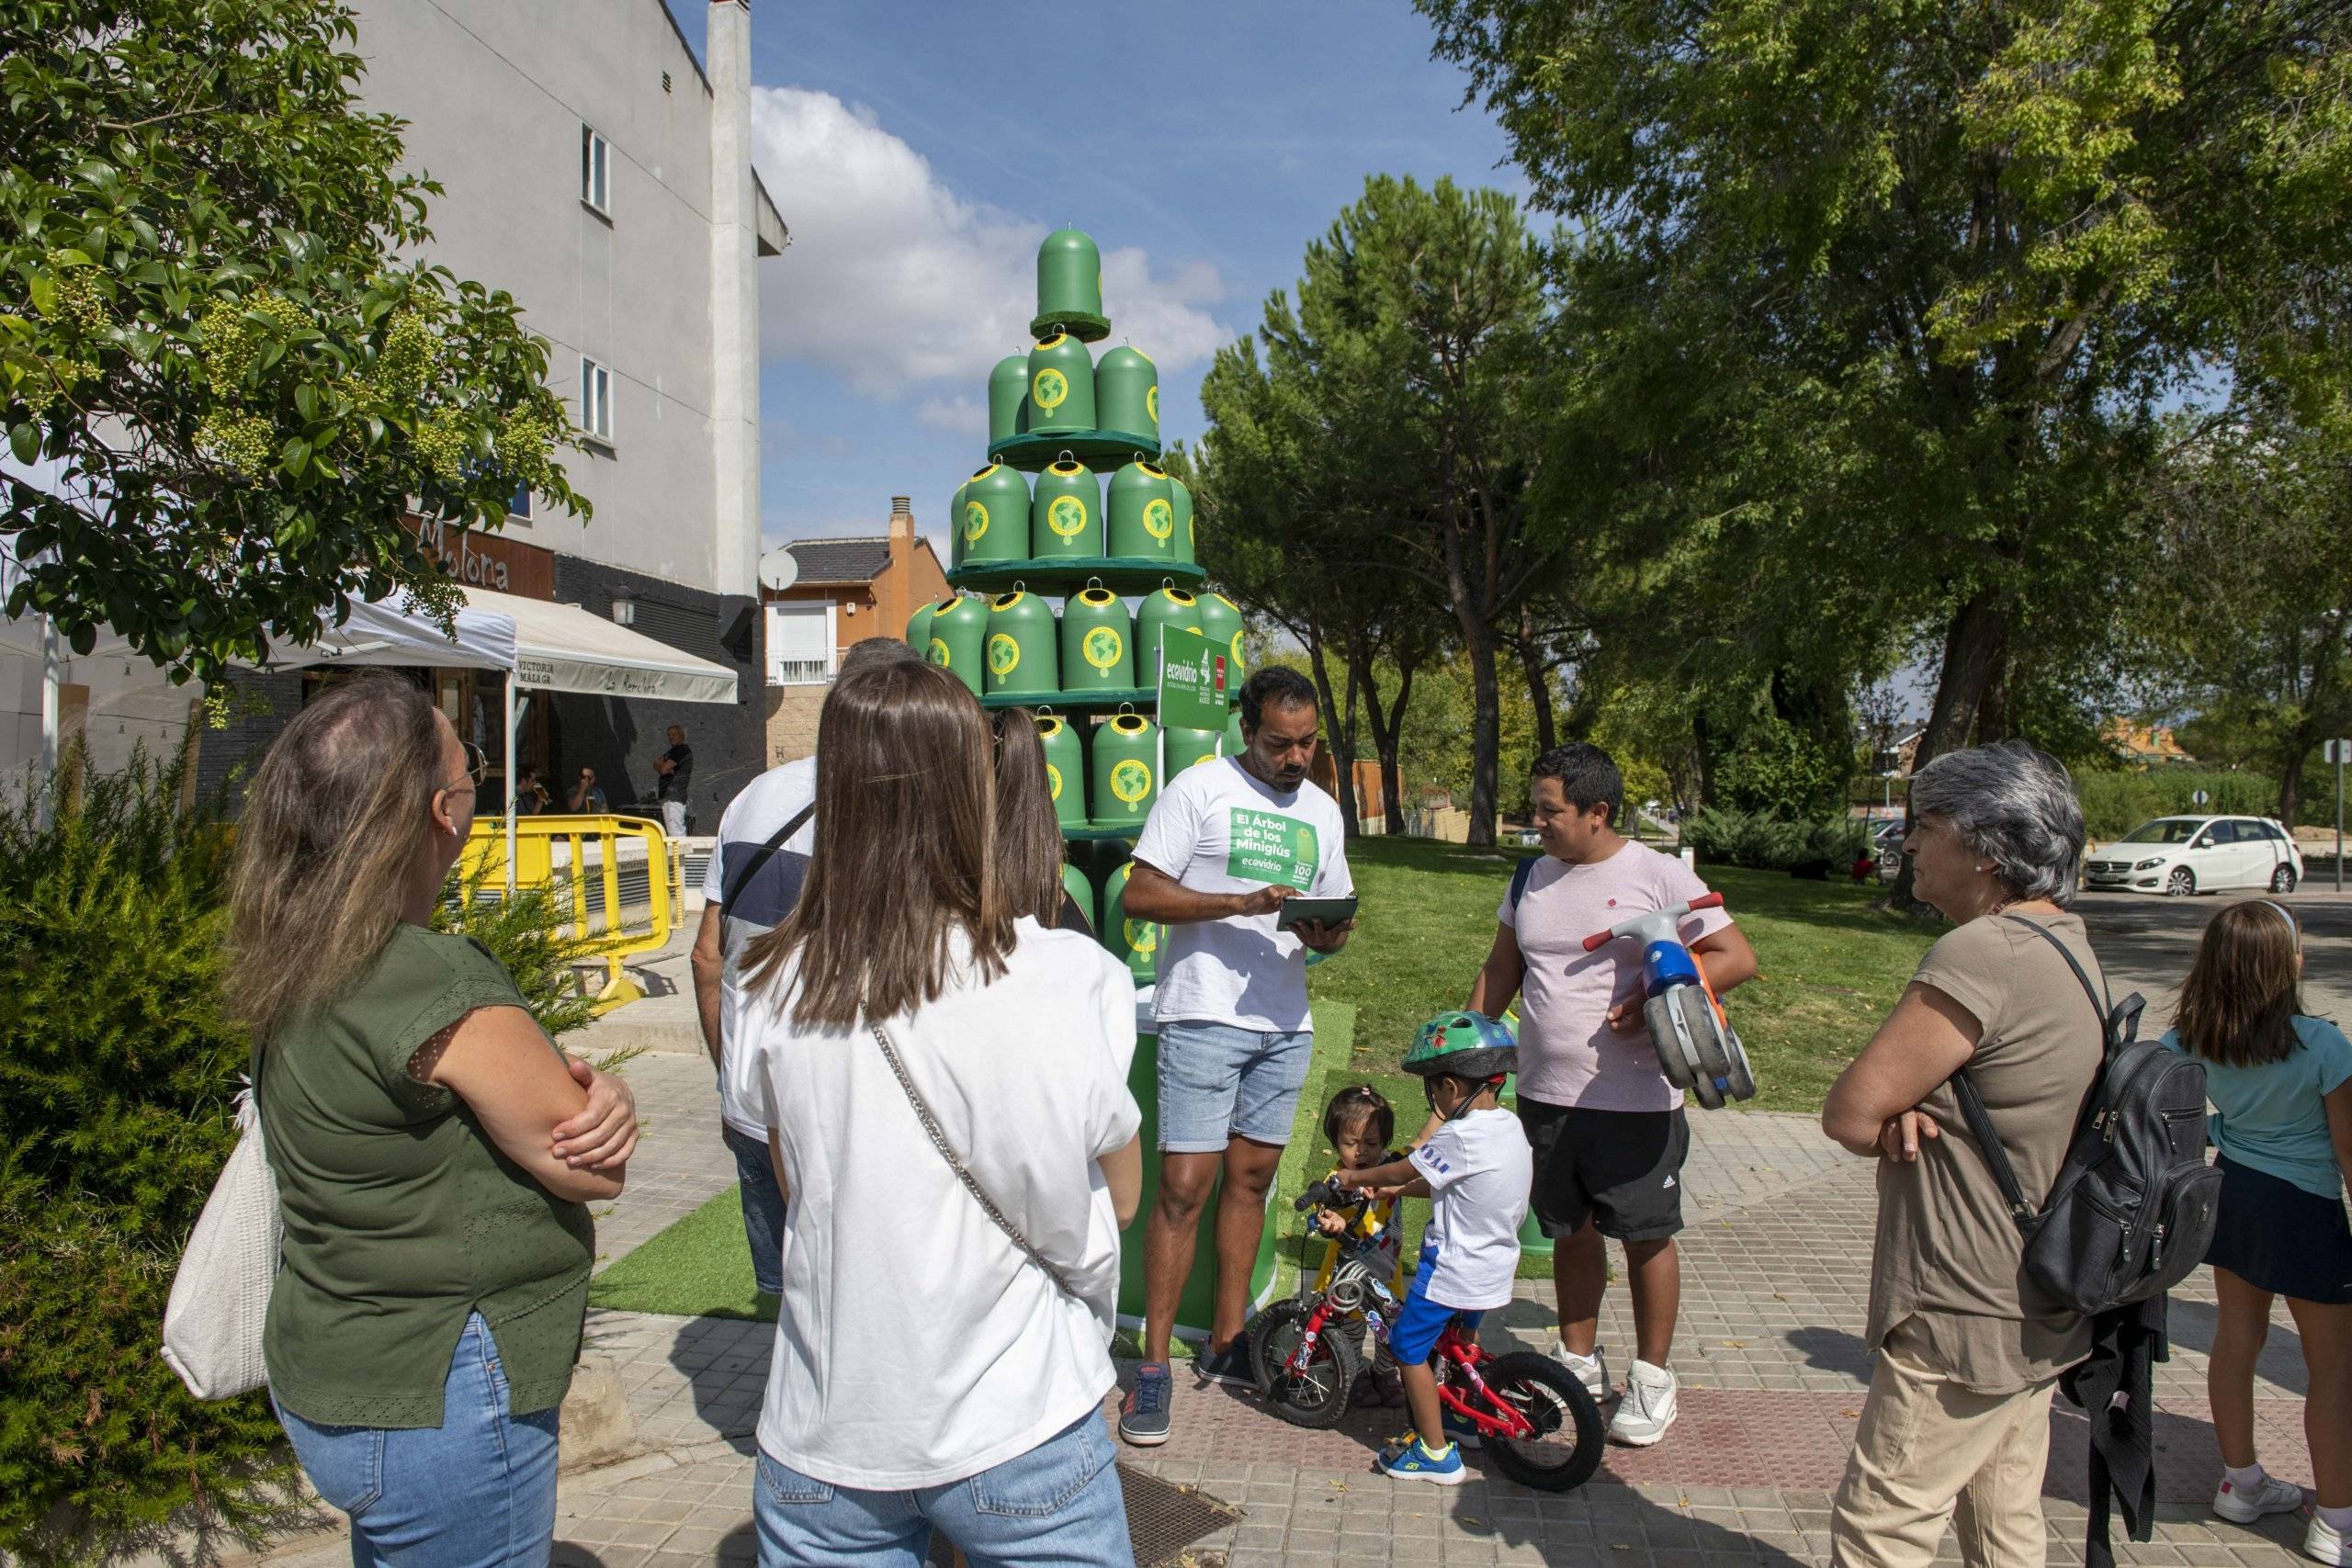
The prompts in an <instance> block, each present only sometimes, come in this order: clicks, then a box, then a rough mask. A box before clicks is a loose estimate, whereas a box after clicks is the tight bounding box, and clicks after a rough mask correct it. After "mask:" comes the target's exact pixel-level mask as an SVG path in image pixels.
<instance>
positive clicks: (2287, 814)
mask: <svg viewBox="0 0 2352 1568" xmlns="http://www.w3.org/2000/svg"><path fill="white" fill-rule="evenodd" d="M2310 755H2311V745H2310V743H2309V742H2308V741H2306V740H2305V739H2303V732H2302V729H2301V727H2298V728H2297V729H2296V731H2295V739H2293V740H2292V741H2290V742H2289V744H2288V747H2287V755H2286V757H2285V758H2284V759H2283V760H2282V761H2280V763H2279V767H2278V820H2279V821H2280V822H2282V823H2284V824H2285V825H2286V829H2287V831H2288V832H2290V833H2292V832H2293V831H2294V830H2295V813H2296V812H2297V811H2299V810H2301V807H2302V795H2303V759H2304V758H2306V757H2308V756H2310Z"/></svg>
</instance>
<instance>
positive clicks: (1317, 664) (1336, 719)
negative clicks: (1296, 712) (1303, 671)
mask: <svg viewBox="0 0 2352 1568" xmlns="http://www.w3.org/2000/svg"><path fill="white" fill-rule="evenodd" d="M1306 657H1307V661H1308V662H1309V663H1310V664H1312V665H1313V666H1314V669H1315V694H1316V702H1317V705H1318V707H1319V710H1320V713H1321V716H1322V719H1323V735H1324V739H1325V743H1326V744H1327V745H1328V746H1329V748H1330V751H1331V770H1332V780H1331V782H1332V784H1334V785H1335V786H1337V787H1336V788H1334V789H1333V791H1332V794H1333V795H1336V796H1337V797H1338V799H1339V802H1340V824H1341V826H1342V827H1343V829H1345V831H1346V834H1347V836H1348V837H1349V838H1351V839H1352V838H1354V837H1355V836H1356V832H1357V829H1356V765H1355V755H1354V752H1353V751H1352V750H1351V748H1350V745H1349V736H1348V732H1347V721H1346V718H1345V716H1344V715H1343V714H1342V713H1341V711H1340V707H1339V705H1338V704H1336V703H1334V702H1333V701H1332V700H1331V671H1330V670H1329V667H1328V666H1327V665H1326V664H1325V663H1324V661H1323V626H1322V623H1321V622H1319V621H1317V622H1310V623H1309V624H1308V626H1307V633H1306Z"/></svg>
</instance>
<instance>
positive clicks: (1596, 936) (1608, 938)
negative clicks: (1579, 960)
mask: <svg viewBox="0 0 2352 1568" xmlns="http://www.w3.org/2000/svg"><path fill="white" fill-rule="evenodd" d="M1616 940H1617V933H1616V932H1615V931H1595V932H1593V933H1592V934H1591V935H1590V936H1589V937H1587V938H1585V939H1584V950H1585V951H1586V952H1587V953H1599V952H1600V950H1601V949H1602V948H1604V947H1607V946H1608V945H1609V944H1610V943H1611V942H1615V941H1616Z"/></svg>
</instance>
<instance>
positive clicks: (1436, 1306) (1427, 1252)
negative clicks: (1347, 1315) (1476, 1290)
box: [1388, 1246, 1486, 1367]
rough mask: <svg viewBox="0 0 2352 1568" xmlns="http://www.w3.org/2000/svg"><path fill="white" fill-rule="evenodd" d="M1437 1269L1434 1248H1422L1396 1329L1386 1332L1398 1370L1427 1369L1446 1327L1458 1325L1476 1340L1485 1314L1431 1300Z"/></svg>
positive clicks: (1398, 1315)
mask: <svg viewBox="0 0 2352 1568" xmlns="http://www.w3.org/2000/svg"><path fill="white" fill-rule="evenodd" d="M1436 1267H1437V1248H1436V1247H1434V1246H1429V1247H1422V1248H1421V1260H1420V1264H1419V1267H1417V1268H1416V1269H1414V1270H1413V1283H1412V1285H1411V1286H1410V1287H1409V1288H1408V1290H1407V1291H1406V1292H1405V1310H1404V1311H1402V1312H1400V1313H1398V1314H1397V1326H1396V1327H1394V1328H1392V1329H1390V1330H1389V1331H1388V1353H1389V1354H1390V1355H1391V1356H1394V1357H1395V1358H1396V1359H1397V1365H1398V1366H1400V1367H1419V1366H1426V1365H1427V1364H1428V1363H1429V1359H1430V1357H1431V1356H1433V1355H1435V1354H1437V1342H1438V1337H1439V1336H1441V1335H1442V1334H1443V1333H1444V1332H1445V1325H1447V1324H1449V1323H1453V1322H1455V1321H1457V1320H1458V1321H1459V1322H1460V1323H1461V1325H1462V1332H1463V1333H1464V1335H1465V1336H1469V1337H1476V1334H1477V1332H1478V1320H1479V1319H1480V1318H1482V1317H1484V1316H1486V1314H1484V1313H1482V1312H1467V1311H1464V1310H1463V1309H1461V1308H1459V1307H1450V1306H1447V1305H1445V1304H1444V1303H1442V1302H1433V1301H1431V1300H1430V1271H1431V1270H1433V1269H1436Z"/></svg>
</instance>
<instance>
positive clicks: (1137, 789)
mask: <svg viewBox="0 0 2352 1568" xmlns="http://www.w3.org/2000/svg"><path fill="white" fill-rule="evenodd" d="M1111 793H1112V794H1113V795H1117V796H1118V797H1119V799H1120V800H1121V801H1122V802H1124V803H1125V804H1126V805H1128V806H1135V805H1137V804H1139V803H1140V802H1141V801H1142V799H1143V797H1144V796H1145V795H1149V794H1150V793H1151V764H1150V763H1149V762H1147V761H1142V760H1140V759H1138V758H1135V757H1126V758H1123V759H1121V760H1120V761H1119V762H1118V763H1117V764H1116V765H1114V767H1113V768H1112V769H1111Z"/></svg>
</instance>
